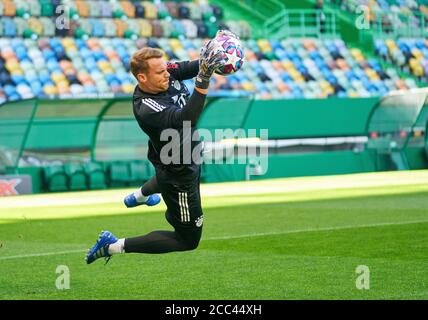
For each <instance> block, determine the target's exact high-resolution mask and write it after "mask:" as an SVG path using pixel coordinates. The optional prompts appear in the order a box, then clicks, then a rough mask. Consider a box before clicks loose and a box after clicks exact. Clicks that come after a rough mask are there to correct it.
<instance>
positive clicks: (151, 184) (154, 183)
mask: <svg viewBox="0 0 428 320" xmlns="http://www.w3.org/2000/svg"><path fill="white" fill-rule="evenodd" d="M160 192H161V191H160V189H159V185H158V180H157V179H156V176H153V177H152V178H151V179H150V180H148V181H146V183H145V184H144V185H143V186H142V187H141V193H142V194H143V196H145V197H147V196H149V195H151V194H155V193H160Z"/></svg>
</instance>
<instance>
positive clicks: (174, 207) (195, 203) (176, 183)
mask: <svg viewBox="0 0 428 320" xmlns="http://www.w3.org/2000/svg"><path fill="white" fill-rule="evenodd" d="M156 178H157V181H158V185H159V189H160V191H161V193H162V198H163V200H164V201H165V204H166V206H167V211H166V213H165V217H166V219H167V221H168V222H169V223H170V224H171V225H172V226H173V227H174V228H175V229H176V230H177V231H178V232H180V233H182V232H186V231H189V232H201V231H202V224H203V212H202V206H201V195H200V188H199V184H200V170H198V171H197V172H195V173H191V174H188V175H186V176H185V177H180V178H178V179H177V177H176V176H174V175H173V174H172V173H171V172H168V171H167V170H162V169H160V168H156ZM183 178H184V179H183ZM186 233H187V232H186Z"/></svg>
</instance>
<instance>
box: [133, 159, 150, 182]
mask: <svg viewBox="0 0 428 320" xmlns="http://www.w3.org/2000/svg"><path fill="white" fill-rule="evenodd" d="M129 169H130V175H131V178H130V183H131V184H135V185H142V184H143V182H144V181H147V180H148V179H149V178H150V172H149V168H148V167H147V166H146V163H145V162H144V161H131V162H130V163H129Z"/></svg>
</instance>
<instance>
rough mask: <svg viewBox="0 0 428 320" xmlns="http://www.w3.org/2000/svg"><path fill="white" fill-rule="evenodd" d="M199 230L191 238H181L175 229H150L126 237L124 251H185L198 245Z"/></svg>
mask: <svg viewBox="0 0 428 320" xmlns="http://www.w3.org/2000/svg"><path fill="white" fill-rule="evenodd" d="M200 238H201V232H197V233H195V236H194V237H192V238H191V239H187V240H185V239H183V238H182V237H181V236H180V235H179V234H178V233H177V232H176V231H152V232H150V233H149V234H146V235H144V236H139V237H134V238H126V239H125V252H127V253H129V252H138V253H167V252H173V251H186V250H192V249H195V248H196V247H197V246H198V243H199V239H200Z"/></svg>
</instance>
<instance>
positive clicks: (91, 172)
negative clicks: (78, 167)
mask: <svg viewBox="0 0 428 320" xmlns="http://www.w3.org/2000/svg"><path fill="white" fill-rule="evenodd" d="M83 169H84V171H85V174H86V176H87V179H88V180H87V182H88V187H89V189H90V190H94V189H106V188H107V183H106V175H105V170H104V168H103V167H102V165H101V164H99V163H97V162H87V163H85V164H84V165H83Z"/></svg>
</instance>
